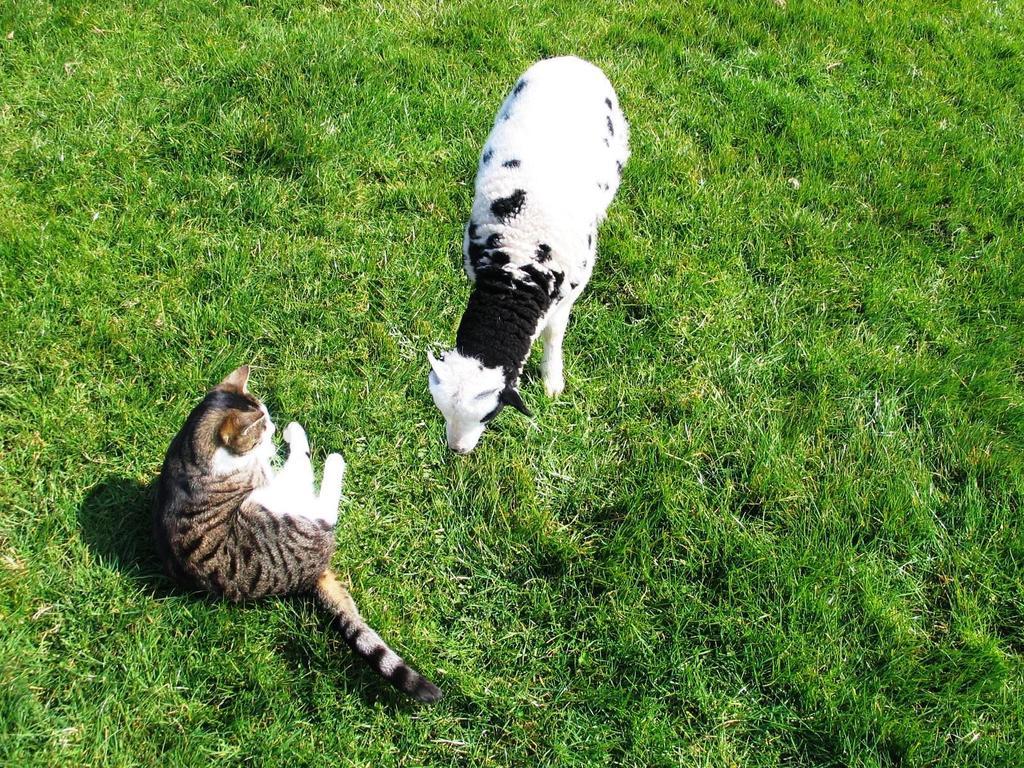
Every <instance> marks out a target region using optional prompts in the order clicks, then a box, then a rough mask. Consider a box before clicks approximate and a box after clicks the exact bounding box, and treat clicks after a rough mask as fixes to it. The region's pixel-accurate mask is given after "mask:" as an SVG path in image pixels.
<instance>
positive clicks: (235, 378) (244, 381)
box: [217, 365, 249, 395]
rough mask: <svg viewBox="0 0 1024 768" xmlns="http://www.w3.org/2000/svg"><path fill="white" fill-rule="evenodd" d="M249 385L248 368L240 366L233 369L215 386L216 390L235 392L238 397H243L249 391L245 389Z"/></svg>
mask: <svg viewBox="0 0 1024 768" xmlns="http://www.w3.org/2000/svg"><path fill="white" fill-rule="evenodd" d="M248 384H249V366H248V365H242V366H239V367H238V368H235V370H233V371H232V372H231V373H229V374H228V375H227V378H226V379H224V381H222V382H221V383H220V384H218V385H217V389H224V390H227V391H228V392H237V393H238V394H240V395H244V394H245V393H246V392H248V391H249V390H248V389H246V387H247V386H248Z"/></svg>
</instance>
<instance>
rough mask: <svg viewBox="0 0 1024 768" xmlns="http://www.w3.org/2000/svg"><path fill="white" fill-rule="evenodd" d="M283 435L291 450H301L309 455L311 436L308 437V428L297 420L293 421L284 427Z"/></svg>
mask: <svg viewBox="0 0 1024 768" xmlns="http://www.w3.org/2000/svg"><path fill="white" fill-rule="evenodd" d="M281 437H283V438H284V441H285V442H286V443H288V449H289V450H290V451H299V452H301V453H305V454H306V455H309V438H307V437H306V430H304V429H303V428H302V426H301V425H300V424H299V422H297V421H293V422H291V423H290V424H289V425H288V426H287V427H285V428H284V432H282V433H281Z"/></svg>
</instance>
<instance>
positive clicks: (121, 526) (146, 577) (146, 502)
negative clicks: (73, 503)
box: [78, 477, 176, 594]
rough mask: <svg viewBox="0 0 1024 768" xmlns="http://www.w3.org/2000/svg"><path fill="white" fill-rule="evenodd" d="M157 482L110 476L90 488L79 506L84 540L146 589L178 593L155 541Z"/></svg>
mask: <svg viewBox="0 0 1024 768" xmlns="http://www.w3.org/2000/svg"><path fill="white" fill-rule="evenodd" d="M155 493H156V484H155V482H154V483H140V482H139V481H138V480H135V479H132V478H128V477H111V478H108V479H106V480H104V481H103V482H101V483H99V484H97V485H96V486H94V487H93V488H92V490H90V491H89V494H88V495H87V496H86V497H85V501H84V502H83V503H82V506H81V507H79V509H78V525H79V528H80V529H81V533H82V540H83V541H84V542H85V544H86V546H87V547H89V550H90V551H91V552H92V553H93V555H94V556H96V558H97V559H99V560H100V561H101V562H104V563H108V564H110V565H112V566H113V567H114V568H116V569H117V570H119V571H121V572H122V573H125V574H127V575H129V576H131V577H132V578H134V579H135V580H136V581H138V582H139V584H140V585H141V586H143V587H145V588H146V589H147V590H149V591H151V592H156V593H159V594H167V593H171V592H175V591H176V590H175V589H174V584H173V583H172V582H171V581H170V580H168V579H167V577H166V576H165V575H164V572H163V568H162V566H161V564H160V557H159V555H158V554H157V551H156V546H155V544H154V542H153V532H152V510H153V499H154V496H155Z"/></svg>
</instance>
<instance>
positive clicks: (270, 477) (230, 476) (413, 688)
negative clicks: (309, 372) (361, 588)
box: [154, 366, 441, 702]
mask: <svg viewBox="0 0 1024 768" xmlns="http://www.w3.org/2000/svg"><path fill="white" fill-rule="evenodd" d="M248 376H249V368H248V366H243V367H241V368H239V369H238V370H236V371H234V372H233V373H232V374H231V375H229V376H228V377H227V378H226V379H224V381H222V382H221V383H220V384H219V385H218V386H217V387H215V388H214V389H212V390H211V391H210V392H209V393H208V394H207V395H206V397H205V398H204V399H203V401H202V402H201V403H200V404H199V405H198V406H196V408H195V409H194V410H193V411H192V413H190V414H189V416H188V419H187V420H186V421H185V425H184V426H183V427H182V429H181V431H180V432H179V433H178V434H177V436H176V437H175V438H174V440H173V442H172V443H171V446H170V448H169V449H168V451H167V457H166V459H165V460H164V465H163V469H162V471H161V473H160V481H159V484H158V490H157V500H156V509H155V514H154V533H155V536H156V541H157V547H158V549H159V551H160V554H161V558H162V559H163V562H164V565H165V568H166V569H167V572H168V574H169V575H171V576H172V577H174V578H176V579H177V580H179V581H180V582H182V583H184V584H186V585H188V586H191V587H193V588H199V589H204V590H207V591H209V592H212V593H214V594H217V595H222V596H224V597H226V598H227V599H229V600H233V601H238V600H247V599H252V598H259V597H265V596H268V595H290V594H300V593H306V592H312V593H314V594H315V595H316V596H317V597H318V598H319V599H320V601H321V602H322V603H323V604H324V606H325V607H326V608H327V609H328V610H329V611H330V612H331V613H332V615H333V617H334V623H335V625H336V626H337V628H338V629H339V630H340V631H341V633H342V636H343V637H344V638H345V641H346V642H347V643H348V645H349V646H350V647H351V648H352V649H353V650H354V651H355V652H356V653H357V654H359V655H360V656H362V657H363V658H364V659H365V660H366V662H367V663H368V664H369V665H370V666H371V667H372V668H373V669H374V670H375V671H376V672H378V673H379V674H380V675H381V676H382V677H384V678H385V679H386V680H388V681H389V682H391V683H392V684H393V685H395V686H396V687H397V688H399V689H400V690H402V691H404V692H405V693H407V694H409V695H411V696H414V697H415V698H417V699H419V700H421V701H428V702H429V701H436V700H437V699H439V698H440V697H441V692H440V691H439V690H438V689H437V687H436V686H434V685H433V684H432V683H431V682H430V681H428V680H427V679H426V678H424V677H423V676H422V675H420V674H419V673H418V672H416V671H415V670H414V669H412V668H411V667H409V666H408V665H407V664H406V663H405V662H404V661H402V659H401V658H400V657H399V656H398V654H396V653H395V652H394V651H393V650H391V648H389V647H388V645H387V644H386V643H385V642H384V641H383V640H381V638H380V636H379V635H378V634H377V633H376V632H374V631H373V630H372V629H371V628H370V627H369V626H367V624H366V623H365V622H364V621H363V619H362V618H361V617H360V615H359V611H358V610H357V609H356V605H355V602H354V601H353V600H352V597H351V595H349V593H348V591H347V590H346V589H345V587H344V586H342V585H341V583H340V582H339V581H338V579H337V577H336V576H335V575H334V573H333V572H332V571H331V569H330V561H331V555H332V554H333V553H334V525H335V523H336V522H337V516H338V502H339V501H340V499H341V484H342V479H343V476H344V468H345V464H344V461H343V460H342V458H341V456H340V455H338V454H331V455H330V456H328V458H327V462H326V463H325V465H324V476H323V482H322V484H321V492H320V493H319V494H317V493H316V491H315V489H314V478H313V467H312V464H311V463H310V460H309V443H308V441H307V440H306V435H305V432H304V431H303V430H302V427H300V426H299V425H298V424H295V423H292V424H289V425H288V427H287V428H286V429H285V431H284V439H285V441H286V442H288V444H289V451H288V459H287V461H286V462H285V464H284V466H283V467H281V469H280V470H277V471H275V470H274V468H273V467H272V466H271V463H270V461H271V459H272V458H273V456H274V454H275V449H274V444H273V441H272V436H273V433H274V425H273V423H272V422H271V421H270V415H269V414H268V413H267V409H266V408H265V407H264V406H263V404H262V403H260V401H259V400H257V399H256V398H255V397H253V396H252V395H251V394H249V392H248V391H247V389H246V383H247V381H248Z"/></svg>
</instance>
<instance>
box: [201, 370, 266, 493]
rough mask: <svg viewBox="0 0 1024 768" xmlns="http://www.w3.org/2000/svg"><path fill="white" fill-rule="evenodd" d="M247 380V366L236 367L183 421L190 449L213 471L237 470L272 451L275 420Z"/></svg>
mask: <svg viewBox="0 0 1024 768" xmlns="http://www.w3.org/2000/svg"><path fill="white" fill-rule="evenodd" d="M248 382H249V366H247V365H243V366H241V367H240V368H236V369H235V370H234V371H232V372H231V373H230V374H228V376H227V377H226V378H225V379H224V380H223V381H222V382H221V383H220V384H218V385H217V386H215V387H214V388H213V389H211V390H210V391H209V392H207V393H206V397H204V398H203V401H202V402H201V403H200V404H199V405H198V406H196V408H195V410H193V411H192V414H191V415H190V416H189V419H188V422H186V424H185V428H184V430H183V432H185V433H187V434H190V437H191V439H190V443H191V445H192V450H193V451H194V452H195V454H196V455H198V456H201V457H202V458H203V459H205V462H204V463H208V464H209V465H210V466H211V468H212V470H213V471H214V473H215V474H226V473H230V472H235V471H238V470H240V469H243V468H244V467H245V466H247V465H248V464H249V463H251V462H253V461H259V460H261V459H262V460H266V459H269V458H270V456H272V455H273V453H274V443H273V440H272V438H273V435H274V423H273V422H272V421H271V420H270V413H269V412H268V411H267V408H266V406H264V405H263V403H261V402H260V401H259V399H257V398H256V397H254V396H253V395H252V394H250V392H249V390H248Z"/></svg>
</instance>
